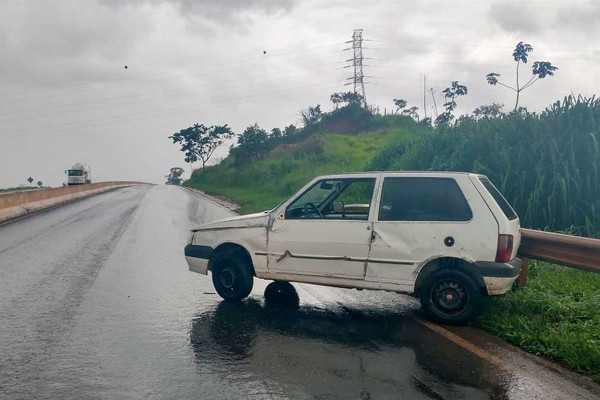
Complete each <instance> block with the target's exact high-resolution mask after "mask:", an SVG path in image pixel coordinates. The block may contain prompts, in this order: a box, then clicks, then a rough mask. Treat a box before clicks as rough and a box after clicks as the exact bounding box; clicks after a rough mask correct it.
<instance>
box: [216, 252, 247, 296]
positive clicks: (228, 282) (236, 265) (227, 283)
mask: <svg viewBox="0 0 600 400" xmlns="http://www.w3.org/2000/svg"><path fill="white" fill-rule="evenodd" d="M212 281H213V285H214V286H215V289H216V291H217V293H218V294H219V296H221V297H222V298H224V299H225V300H242V299H243V298H245V297H247V296H248V295H249V294H250V292H251V291H252V286H253V284H254V279H253V277H252V273H251V272H250V268H249V267H248V266H247V265H246V263H244V261H242V260H241V259H240V258H239V257H235V256H232V255H228V256H225V257H223V258H220V259H219V260H218V261H217V262H216V263H215V265H214V266H213V268H212Z"/></svg>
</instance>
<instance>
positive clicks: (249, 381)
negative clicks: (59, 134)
mask: <svg viewBox="0 0 600 400" xmlns="http://www.w3.org/2000/svg"><path fill="white" fill-rule="evenodd" d="M231 214H232V213H231V211H229V210H226V209H225V208H222V207H220V206H218V205H216V204H213V203H211V202H209V201H207V200H205V199H203V198H200V197H197V196H194V195H192V194H190V193H188V192H186V191H184V190H182V189H181V188H177V187H172V186H139V187H130V188H125V189H118V190H114V191H111V192H108V193H105V194H101V195H98V196H94V197H91V198H88V199H84V200H80V201H77V202H74V203H71V204H69V205H66V206H63V207H59V208H55V209H53V210H50V211H46V212H43V213H39V214H36V215H33V216H31V217H28V218H25V219H22V220H19V221H15V222H13V223H9V224H5V225H2V226H0V321H1V325H0V398H2V399H34V398H35V399H45V398H51V399H163V398H165V399H191V398H198V399H239V398H256V399H263V398H266V399H311V398H317V399H380V398H398V399H524V398H527V399H552V398H565V399H566V398H581V399H593V398H598V397H597V394H598V392H595V391H594V387H591V388H589V387H588V389H585V388H584V387H581V386H579V385H577V384H575V383H573V382H571V380H567V379H562V378H561V377H560V376H559V375H558V374H557V373H556V372H553V371H552V370H549V369H542V370H539V369H538V368H539V365H538V364H537V363H536V362H535V361H534V360H531V359H530V358H529V357H527V356H523V355H522V354H521V353H520V352H515V351H513V350H511V349H508V348H506V347H503V346H502V345H501V344H494V343H492V342H491V341H490V342H489V343H487V342H486V343H487V344H486V345H485V346H484V347H481V346H479V347H477V346H475V348H470V347H469V346H470V344H469V343H462V342H461V340H462V339H461V338H460V335H462V334H463V333H465V332H467V333H469V332H471V335H475V336H479V335H480V334H479V333H477V332H478V331H469V330H468V329H466V330H465V329H462V328H461V329H459V330H453V331H452V332H454V333H452V332H449V331H447V330H445V329H444V328H441V327H439V326H437V325H433V324H427V323H423V322H419V321H420V320H419V317H418V311H417V310H418V307H417V304H416V302H415V301H414V300H413V299H412V298H410V297H407V296H401V295H397V294H393V293H383V292H368V291H360V292H359V291H355V290H344V289H335V288H324V287H318V286H311V285H295V286H296V288H297V291H298V293H299V296H300V299H301V303H300V307H299V308H297V309H294V308H288V307H283V306H278V305H270V304H268V303H265V301H264V299H263V295H262V293H263V291H264V288H265V287H266V284H267V283H268V282H264V281H260V280H256V282H255V287H254V290H253V292H252V294H251V296H250V298H249V299H248V300H246V301H244V302H242V303H228V302H222V301H221V299H220V298H219V297H218V296H217V295H216V294H215V291H214V289H213V287H212V283H211V280H210V277H206V276H202V275H198V274H193V273H191V272H188V270H187V265H186V263H185V260H184V258H183V255H182V251H183V246H184V244H185V240H186V237H187V230H188V229H189V228H190V227H192V226H196V225H198V224H201V223H203V222H207V221H210V220H213V219H217V218H223V217H226V216H229V215H231ZM473 332H475V333H473ZM457 335H459V336H457ZM486 340H487V339H486ZM490 340H491V339H490ZM482 348H483V349H484V350H483V351H482V350H481V349H482ZM485 348H491V349H494V350H493V351H492V352H491V353H489V352H487V350H485ZM540 371H541V372H540Z"/></svg>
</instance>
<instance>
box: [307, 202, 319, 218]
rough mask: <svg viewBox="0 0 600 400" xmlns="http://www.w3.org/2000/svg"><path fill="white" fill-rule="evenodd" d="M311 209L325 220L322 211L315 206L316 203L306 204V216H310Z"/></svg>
mask: <svg viewBox="0 0 600 400" xmlns="http://www.w3.org/2000/svg"><path fill="white" fill-rule="evenodd" d="M309 209H311V210H312V211H315V212H316V213H317V214H318V215H319V217H320V218H323V214H321V211H319V209H318V208H317V206H315V204H314V203H306V204H304V212H305V213H306V214H308V212H309Z"/></svg>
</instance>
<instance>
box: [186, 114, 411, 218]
mask: <svg viewBox="0 0 600 400" xmlns="http://www.w3.org/2000/svg"><path fill="white" fill-rule="evenodd" d="M411 122H412V121H408V123H409V125H411ZM414 125H416V123H414ZM411 134H414V131H413V130H410V129H406V128H401V127H394V128H384V129H382V130H380V131H376V132H370V133H364V134H357V135H343V134H339V133H315V134H313V135H311V136H310V138H308V139H305V140H302V141H299V142H296V143H287V144H281V145H280V146H279V147H277V148H276V149H273V150H272V151H271V152H270V153H269V155H268V156H265V157H263V158H260V159H259V158H256V159H254V160H253V161H252V162H244V163H240V162H239V161H238V159H236V157H235V156H230V157H228V158H227V159H225V160H224V161H223V162H222V163H221V164H219V165H216V166H211V167H207V168H206V170H205V171H204V173H194V174H193V176H192V177H191V179H190V180H188V181H186V182H185V185H186V186H190V187H194V188H198V189H201V190H203V191H205V192H207V193H208V194H214V195H219V196H224V197H227V198H230V199H232V200H234V201H235V202H236V203H237V204H239V205H240V208H239V209H238V210H237V211H238V212H240V213H242V214H246V213H251V212H258V211H262V210H266V209H270V208H272V207H275V206H276V205H277V204H279V203H281V202H282V201H283V200H285V199H287V198H288V197H289V196H290V195H292V194H294V193H295V192H296V191H297V190H298V189H299V188H301V187H302V186H304V185H305V184H306V183H308V181H310V180H311V179H312V178H314V177H315V176H318V175H322V174H328V173H342V172H351V171H360V170H362V169H363V168H364V166H365V165H366V164H367V163H368V162H369V161H370V160H371V159H372V158H373V157H374V156H375V155H376V154H377V152H378V151H379V150H380V149H381V148H382V147H383V146H384V145H385V144H386V143H388V142H390V141H392V140H405V139H406V138H407V136H409V135H411ZM240 164H241V165H240Z"/></svg>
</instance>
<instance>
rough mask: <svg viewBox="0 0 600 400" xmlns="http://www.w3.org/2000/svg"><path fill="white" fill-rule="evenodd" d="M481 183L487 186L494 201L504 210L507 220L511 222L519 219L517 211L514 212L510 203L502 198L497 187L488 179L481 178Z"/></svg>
mask: <svg viewBox="0 0 600 400" xmlns="http://www.w3.org/2000/svg"><path fill="white" fill-rule="evenodd" d="M479 181H480V182H481V183H482V184H483V186H485V188H486V189H487V191H488V192H490V194H491V195H492V197H493V198H494V200H496V203H498V206H500V209H501V210H502V212H503V213H504V215H505V216H506V218H508V219H509V220H513V219H515V218H517V213H516V212H515V210H513V208H512V207H511V206H510V204H508V201H506V199H505V198H504V196H502V193H500V191H499V190H498V189H496V186H494V184H493V183H492V182H490V180H489V179H488V178H479Z"/></svg>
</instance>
